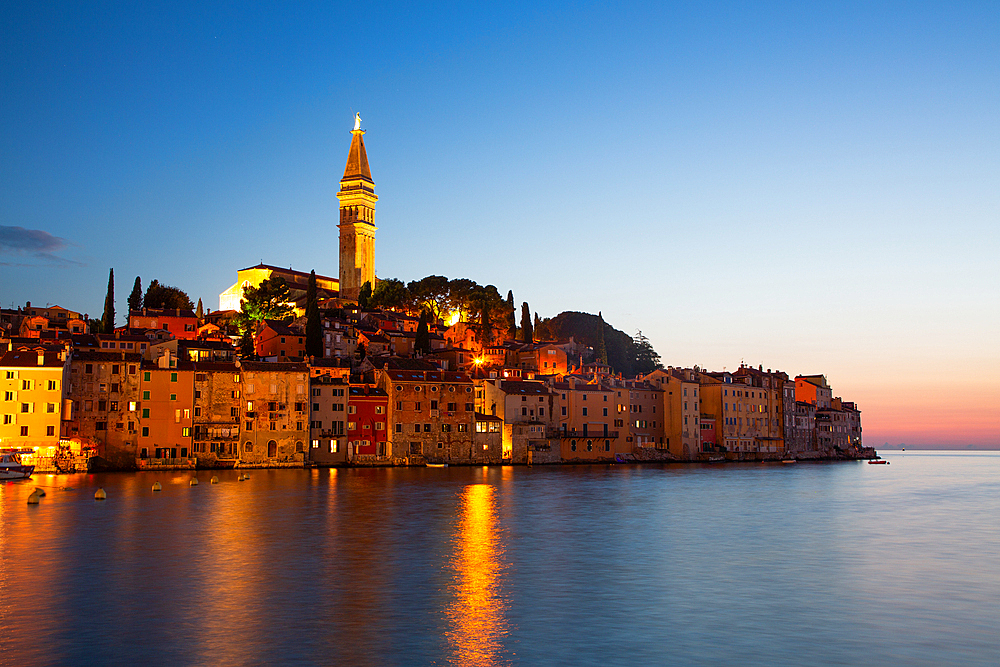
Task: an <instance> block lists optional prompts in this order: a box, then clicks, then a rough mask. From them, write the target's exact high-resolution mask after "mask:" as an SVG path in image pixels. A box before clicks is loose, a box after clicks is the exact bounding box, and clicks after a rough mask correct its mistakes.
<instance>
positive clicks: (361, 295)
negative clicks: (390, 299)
mask: <svg viewBox="0 0 1000 667" xmlns="http://www.w3.org/2000/svg"><path fill="white" fill-rule="evenodd" d="M358 307H359V308H361V310H368V309H369V308H371V307H372V284H371V282H365V284H364V285H362V286H361V291H360V292H358Z"/></svg>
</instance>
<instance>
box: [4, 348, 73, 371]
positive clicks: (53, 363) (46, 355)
mask: <svg viewBox="0 0 1000 667" xmlns="http://www.w3.org/2000/svg"><path fill="white" fill-rule="evenodd" d="M42 355H43V357H42V359H43V362H42V367H50V368H51V367H59V366H62V365H63V364H64V363H65V362H64V361H63V360H62V359H60V358H59V353H58V352H43V353H42ZM0 366H6V367H11V366H14V367H20V368H26V367H28V366H34V367H35V368H38V367H39V365H38V352H36V351H35V350H12V351H10V352H7V353H6V354H4V355H3V357H2V358H0Z"/></svg>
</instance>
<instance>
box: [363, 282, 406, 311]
mask: <svg viewBox="0 0 1000 667" xmlns="http://www.w3.org/2000/svg"><path fill="white" fill-rule="evenodd" d="M409 302H410V293H409V292H408V291H407V289H406V285H405V284H404V283H403V281H402V280H397V279H396V278H386V279H385V280H380V281H378V285H376V286H375V290H374V291H373V292H372V301H371V305H372V306H373V307H375V308H406V307H408V305H409Z"/></svg>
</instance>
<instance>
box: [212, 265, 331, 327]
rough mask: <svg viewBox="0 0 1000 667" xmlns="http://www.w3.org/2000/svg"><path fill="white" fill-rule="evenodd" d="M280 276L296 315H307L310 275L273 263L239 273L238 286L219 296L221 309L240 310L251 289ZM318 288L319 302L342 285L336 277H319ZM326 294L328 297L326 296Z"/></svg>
mask: <svg viewBox="0 0 1000 667" xmlns="http://www.w3.org/2000/svg"><path fill="white" fill-rule="evenodd" d="M272 276H278V277H280V278H283V279H284V281H285V284H286V285H288V298H289V305H291V306H292V307H293V308H294V309H295V316H296V317H302V316H303V315H305V313H306V290H307V289H308V288H309V273H307V272H302V271H295V270H292V269H283V268H281V267H278V266H271V265H270V264H258V265H257V266H251V267H248V268H245V269H240V270H239V271H237V272H236V283H235V284H234V285H233V286H232V287H230V288H229V289H227V290H226V291H225V292H223V293H222V294H220V295H219V310H239V309H240V299H242V298H243V292H244V290H246V288H248V287H258V286H260V284H261V283H262V282H264V281H265V280H267V279H269V278H271V277H272ZM316 289H317V294H318V296H319V298H320V299H323V298H330V297H334V296H336V295H337V293H338V292H339V289H340V283H339V281H338V280H337V279H336V278H329V277H327V276H321V275H319V274H317V275H316ZM324 293H325V294H324Z"/></svg>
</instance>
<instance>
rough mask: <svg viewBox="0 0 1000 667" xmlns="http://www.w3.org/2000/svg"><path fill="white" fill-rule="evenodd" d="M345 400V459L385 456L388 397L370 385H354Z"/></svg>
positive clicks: (387, 431)
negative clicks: (346, 457)
mask: <svg viewBox="0 0 1000 667" xmlns="http://www.w3.org/2000/svg"><path fill="white" fill-rule="evenodd" d="M349 393H350V396H349V397H348V399H347V456H348V459H351V458H354V457H356V456H378V457H383V456H385V454H386V442H387V441H388V433H389V425H388V422H389V415H388V412H389V395H388V394H387V393H386V392H385V390H383V389H379V388H378V387H376V386H374V385H372V384H354V383H352V384H351V386H350V390H349Z"/></svg>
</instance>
